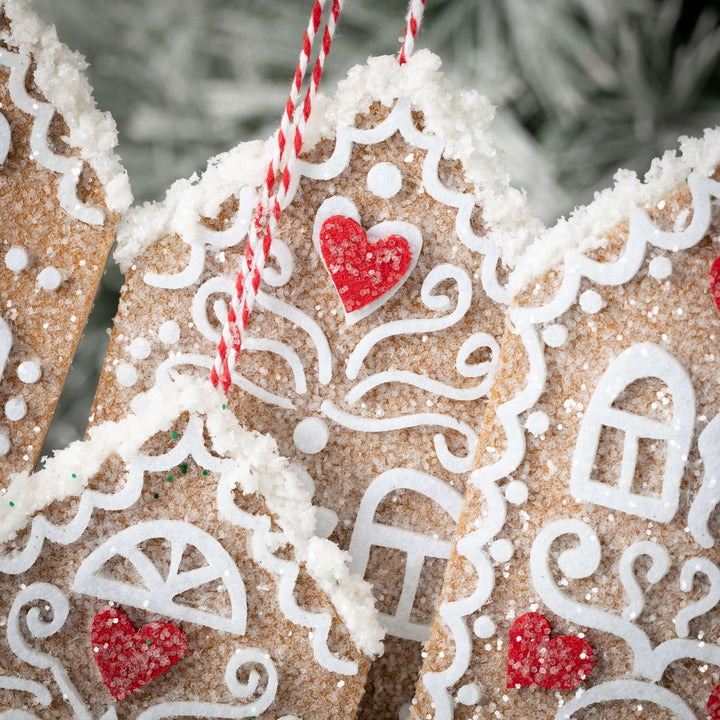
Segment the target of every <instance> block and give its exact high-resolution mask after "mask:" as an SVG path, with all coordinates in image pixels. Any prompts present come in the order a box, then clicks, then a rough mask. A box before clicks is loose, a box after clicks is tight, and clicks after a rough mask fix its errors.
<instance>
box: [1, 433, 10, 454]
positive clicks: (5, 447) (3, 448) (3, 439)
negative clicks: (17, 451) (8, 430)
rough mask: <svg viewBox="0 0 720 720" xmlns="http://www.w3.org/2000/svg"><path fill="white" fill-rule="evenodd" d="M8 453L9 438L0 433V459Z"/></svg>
mask: <svg viewBox="0 0 720 720" xmlns="http://www.w3.org/2000/svg"><path fill="white" fill-rule="evenodd" d="M9 452H10V438H9V437H8V436H7V435H6V434H5V433H0V457H2V456H3V455H7V454H8V453H9Z"/></svg>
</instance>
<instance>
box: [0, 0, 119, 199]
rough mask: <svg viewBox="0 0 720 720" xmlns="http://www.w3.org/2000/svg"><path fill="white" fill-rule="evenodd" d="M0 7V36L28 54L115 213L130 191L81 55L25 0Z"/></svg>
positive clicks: (6, 0)
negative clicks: (1, 24)
mask: <svg viewBox="0 0 720 720" xmlns="http://www.w3.org/2000/svg"><path fill="white" fill-rule="evenodd" d="M0 11H1V12H2V13H4V15H5V17H6V18H7V19H8V20H9V21H10V22H9V28H8V29H7V30H5V31H3V32H2V34H0V37H1V38H2V40H3V42H4V43H5V44H6V45H7V46H9V47H11V48H17V49H18V50H19V51H20V52H22V53H29V54H31V55H32V58H33V60H34V61H35V64H36V68H35V73H34V77H35V83H36V85H37V88H38V90H39V91H40V92H41V93H42V94H43V95H44V96H45V98H46V99H47V100H48V102H50V104H51V105H53V106H54V107H55V108H56V109H57V111H58V112H59V113H60V115H61V116H62V117H63V119H64V120H65V123H66V124H67V129H68V133H67V136H68V141H67V142H68V143H69V145H70V146H71V147H73V148H77V149H78V150H79V154H80V157H81V158H82V159H83V160H85V161H86V162H87V163H88V164H89V165H90V167H91V168H92V169H93V170H94V172H95V174H96V175H97V177H98V179H99V180H100V183H101V184H102V186H103V188H104V199H105V203H106V204H107V207H108V208H109V209H110V210H112V211H113V212H116V213H121V212H123V211H125V210H127V209H128V207H130V204H131V202H132V194H131V191H130V183H129V180H128V177H127V172H126V171H125V168H123V166H122V164H121V162H120V159H119V157H118V156H117V155H116V154H115V147H116V146H117V128H116V126H115V121H114V120H113V118H112V117H111V115H110V114H109V113H106V112H101V111H100V110H98V109H97V106H96V104H95V100H94V98H93V96H92V90H91V88H90V85H89V83H88V81H87V79H86V77H85V74H84V73H85V68H86V63H85V60H84V58H83V57H82V56H81V55H80V54H79V53H77V52H73V51H71V50H70V49H69V48H67V47H66V46H65V45H63V44H62V43H61V42H60V41H59V40H58V37H57V33H56V32H55V28H54V27H53V26H48V25H46V24H45V23H44V22H43V21H42V20H40V18H39V17H38V16H37V15H36V14H35V13H34V12H33V11H32V9H31V7H30V3H29V2H28V0H3V1H2V2H0Z"/></svg>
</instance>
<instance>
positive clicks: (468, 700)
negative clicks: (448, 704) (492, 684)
mask: <svg viewBox="0 0 720 720" xmlns="http://www.w3.org/2000/svg"><path fill="white" fill-rule="evenodd" d="M481 697H482V688H481V687H480V686H479V685H478V684H477V683H468V684H467V685H463V686H462V687H461V688H460V689H459V690H458V691H457V695H455V700H457V702H458V703H460V705H477V704H478V703H479V702H480V698H481Z"/></svg>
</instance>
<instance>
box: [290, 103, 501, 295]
mask: <svg viewBox="0 0 720 720" xmlns="http://www.w3.org/2000/svg"><path fill="white" fill-rule="evenodd" d="M395 97H396V98H397V102H396V103H395V107H394V108H393V110H392V112H391V113H390V115H388V117H387V118H385V120H383V121H382V122H381V123H380V124H379V125H377V126H375V127H373V128H370V129H367V130H361V129H357V128H354V127H351V126H348V127H342V126H341V127H340V128H339V129H338V130H337V134H336V141H335V149H334V150H333V154H332V156H331V157H330V158H328V159H327V160H326V161H324V162H322V163H319V164H312V163H309V162H305V161H300V162H299V163H298V172H297V174H296V176H295V178H294V181H293V182H292V183H291V186H290V190H289V192H288V196H289V197H290V196H292V195H294V193H295V192H296V190H297V186H298V184H299V182H300V178H301V176H304V177H307V178H311V179H315V180H329V179H331V178H334V177H337V176H338V175H339V174H341V173H342V172H343V171H344V170H345V169H346V168H347V166H348V164H349V161H350V155H351V152H352V147H353V144H360V145H374V144H377V143H380V142H382V141H384V140H387V139H388V138H389V137H391V136H393V135H394V134H395V133H397V132H399V133H400V134H401V135H402V137H403V138H404V139H405V140H406V141H407V142H408V143H409V144H410V145H412V146H414V147H416V148H421V149H424V150H426V151H427V154H426V156H425V160H424V162H423V176H422V181H423V186H424V188H425V190H426V192H427V193H428V194H429V195H430V196H431V197H432V198H434V199H435V200H437V201H438V202H440V203H442V204H443V205H447V206H448V207H453V208H457V210H458V213H457V216H456V218H455V231H456V233H457V236H458V239H459V240H460V242H462V243H463V244H464V245H465V246H467V247H468V248H469V249H470V250H472V251H474V252H477V253H481V254H482V255H484V257H483V259H482V282H483V287H484V290H485V292H486V294H487V295H488V296H489V297H490V298H492V299H493V300H495V301H496V302H501V303H507V302H508V300H509V297H508V295H507V293H506V292H505V291H504V289H503V288H501V287H500V284H499V282H498V280H497V272H496V271H497V264H498V262H499V261H500V257H501V252H500V250H499V247H500V246H501V245H500V238H497V240H498V243H499V244H498V245H496V244H495V242H494V239H488V237H479V236H477V235H476V234H475V233H474V232H473V231H472V228H471V224H470V218H471V216H472V213H473V211H474V209H475V207H476V203H479V206H480V207H481V208H482V209H483V212H485V210H486V206H485V205H484V204H483V203H482V202H481V201H480V199H479V198H478V197H476V196H473V195H471V194H468V193H460V192H457V191H456V190H451V189H450V188H448V187H446V186H445V185H443V184H442V183H441V182H440V179H439V175H438V166H439V163H440V160H441V159H442V157H443V156H444V154H445V155H447V145H446V141H445V139H444V138H442V137H441V136H440V135H434V134H433V133H432V131H430V132H421V131H420V130H418V129H417V127H416V126H415V123H414V121H413V118H412V110H413V108H414V107H415V103H414V98H413V100H411V99H410V98H409V97H407V96H404V95H403V94H400V95H396V96H395ZM394 99H395V98H393V100H394ZM388 104H389V103H388ZM422 109H423V112H424V111H425V106H424V105H423V107H422ZM486 179H487V178H486ZM486 187H487V186H486ZM475 190H476V192H477V191H478V188H477V187H476V188H475ZM480 192H482V191H480ZM331 214H335V213H331ZM339 214H342V213H339ZM354 219H356V220H357V221H358V222H359V218H354ZM316 225H317V223H316ZM318 232H319V231H318ZM507 232H508V235H507V236H506V237H509V236H510V234H511V231H510V230H509V228H508V229H507ZM489 235H493V234H492V233H490V234H489Z"/></svg>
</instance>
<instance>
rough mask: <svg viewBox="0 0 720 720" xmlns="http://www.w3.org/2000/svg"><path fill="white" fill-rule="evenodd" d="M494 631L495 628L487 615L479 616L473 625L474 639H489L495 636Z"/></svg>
mask: <svg viewBox="0 0 720 720" xmlns="http://www.w3.org/2000/svg"><path fill="white" fill-rule="evenodd" d="M496 630H497V626H496V625H495V623H494V622H493V621H492V620H491V619H490V618H489V617H488V616H487V615H481V616H480V617H479V618H478V619H477V620H476V621H475V622H474V623H473V632H474V633H475V637H479V638H489V637H492V636H493V635H494V634H495V631H496Z"/></svg>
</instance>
